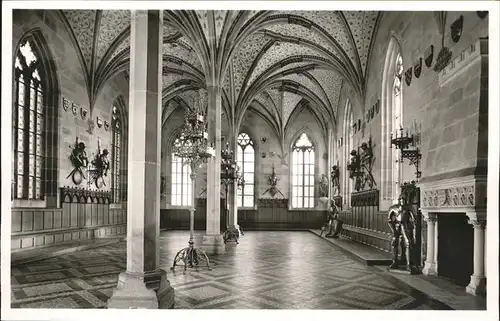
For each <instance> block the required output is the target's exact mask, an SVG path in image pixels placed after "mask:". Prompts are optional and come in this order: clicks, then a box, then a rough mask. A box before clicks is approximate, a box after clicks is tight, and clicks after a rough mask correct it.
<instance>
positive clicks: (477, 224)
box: [469, 219, 486, 230]
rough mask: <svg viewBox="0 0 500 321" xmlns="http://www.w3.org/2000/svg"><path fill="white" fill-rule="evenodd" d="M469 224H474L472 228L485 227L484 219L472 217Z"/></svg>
mask: <svg viewBox="0 0 500 321" xmlns="http://www.w3.org/2000/svg"><path fill="white" fill-rule="evenodd" d="M469 224H471V225H472V226H474V228H480V229H483V230H484V229H485V228H486V219H472V220H469Z"/></svg>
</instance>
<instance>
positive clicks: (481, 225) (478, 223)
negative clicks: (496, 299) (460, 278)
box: [466, 215, 486, 295]
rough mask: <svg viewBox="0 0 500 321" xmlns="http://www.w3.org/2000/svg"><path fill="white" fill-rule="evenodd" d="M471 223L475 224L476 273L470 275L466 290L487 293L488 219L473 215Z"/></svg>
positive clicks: (481, 293)
mask: <svg viewBox="0 0 500 321" xmlns="http://www.w3.org/2000/svg"><path fill="white" fill-rule="evenodd" d="M468 216H469V215H468ZM474 216H476V215H474ZM469 217H470V216H469ZM469 223H470V224H472V225H473V226H474V273H473V274H472V275H471V277H470V283H469V285H468V286H467V288H466V291H467V293H470V294H473V295H484V294H486V276H485V264H484V261H485V260H484V259H485V251H484V250H485V244H486V240H485V229H486V220H485V219H478V218H477V217H473V218H472V219H471V220H469Z"/></svg>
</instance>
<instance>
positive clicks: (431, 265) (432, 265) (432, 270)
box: [422, 261, 438, 275]
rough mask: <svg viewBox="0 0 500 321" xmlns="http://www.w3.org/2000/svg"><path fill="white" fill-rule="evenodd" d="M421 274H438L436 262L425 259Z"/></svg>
mask: <svg viewBox="0 0 500 321" xmlns="http://www.w3.org/2000/svg"><path fill="white" fill-rule="evenodd" d="M422 274H423V275H438V269H437V263H436V262H427V261H425V265H424V268H423V269H422Z"/></svg>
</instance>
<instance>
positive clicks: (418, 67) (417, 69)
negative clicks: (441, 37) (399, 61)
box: [413, 57, 422, 78]
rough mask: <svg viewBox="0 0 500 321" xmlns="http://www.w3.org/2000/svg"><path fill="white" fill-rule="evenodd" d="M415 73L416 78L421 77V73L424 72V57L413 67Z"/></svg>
mask: <svg viewBox="0 0 500 321" xmlns="http://www.w3.org/2000/svg"><path fill="white" fill-rule="evenodd" d="M413 71H414V72H415V77H416V78H418V77H420V73H421V72H422V57H420V58H418V59H417V61H416V62H415V64H414V65H413Z"/></svg>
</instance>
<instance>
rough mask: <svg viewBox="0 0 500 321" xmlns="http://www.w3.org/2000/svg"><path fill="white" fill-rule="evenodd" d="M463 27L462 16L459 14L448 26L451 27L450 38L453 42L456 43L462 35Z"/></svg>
mask: <svg viewBox="0 0 500 321" xmlns="http://www.w3.org/2000/svg"><path fill="white" fill-rule="evenodd" d="M463 27H464V16H460V17H459V18H458V19H457V20H455V21H454V22H453V23H452V24H451V26H450V28H451V40H453V42H454V43H457V42H458V41H459V40H460V37H461V36H462V31H463Z"/></svg>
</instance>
